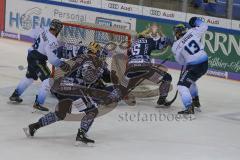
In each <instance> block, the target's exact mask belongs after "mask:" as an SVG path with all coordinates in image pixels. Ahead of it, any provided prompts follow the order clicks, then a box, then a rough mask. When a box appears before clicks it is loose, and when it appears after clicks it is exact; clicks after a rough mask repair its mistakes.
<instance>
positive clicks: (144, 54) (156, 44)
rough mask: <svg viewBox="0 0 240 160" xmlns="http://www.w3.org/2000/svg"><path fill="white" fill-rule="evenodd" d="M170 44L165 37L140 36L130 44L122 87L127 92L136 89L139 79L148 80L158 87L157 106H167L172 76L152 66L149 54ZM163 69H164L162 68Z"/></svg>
mask: <svg viewBox="0 0 240 160" xmlns="http://www.w3.org/2000/svg"><path fill="white" fill-rule="evenodd" d="M171 44H172V40H171V39H169V38H167V37H144V36H142V35H140V36H139V37H138V38H137V40H136V41H135V42H134V43H133V44H132V46H131V50H130V51H129V53H128V67H127V70H126V73H125V79H124V80H123V83H122V85H123V86H125V87H126V88H127V90H129V89H130V88H134V87H136V84H137V83H138V82H139V81H140V80H141V79H148V80H150V81H152V82H154V83H156V84H159V83H161V84H160V86H159V92H160V95H159V98H158V101H157V104H158V105H159V106H169V105H170V104H169V103H168V101H167V100H166V98H167V96H168V92H169V89H170V85H171V82H172V76H171V75H170V74H169V73H167V72H166V71H164V69H163V70H162V69H159V68H158V67H156V66H154V64H152V63H151V60H150V54H151V52H152V51H153V50H161V49H163V48H165V47H167V46H169V45H171ZM162 68H164V67H162Z"/></svg>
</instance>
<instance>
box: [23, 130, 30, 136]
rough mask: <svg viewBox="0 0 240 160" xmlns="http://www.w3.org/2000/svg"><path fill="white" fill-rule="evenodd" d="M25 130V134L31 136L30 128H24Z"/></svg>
mask: <svg viewBox="0 0 240 160" xmlns="http://www.w3.org/2000/svg"><path fill="white" fill-rule="evenodd" d="M23 132H24V133H25V135H26V136H27V137H28V138H29V137H31V135H30V134H29V129H28V128H23Z"/></svg>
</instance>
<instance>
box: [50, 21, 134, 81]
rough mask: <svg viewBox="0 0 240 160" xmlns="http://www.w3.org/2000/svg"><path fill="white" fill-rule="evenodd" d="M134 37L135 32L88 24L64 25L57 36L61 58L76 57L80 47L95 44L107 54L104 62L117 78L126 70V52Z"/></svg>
mask: <svg viewBox="0 0 240 160" xmlns="http://www.w3.org/2000/svg"><path fill="white" fill-rule="evenodd" d="M135 36H136V32H134V31H129V30H123V29H120V28H116V27H109V26H103V25H98V24H90V23H81V24H76V23H64V27H63V29H62V31H61V32H60V34H59V36H58V40H59V43H60V46H64V52H63V55H61V58H65V59H70V58H72V57H74V56H76V53H77V52H78V51H79V49H80V48H81V47H84V46H85V47H86V46H88V44H89V43H90V42H97V43H98V44H100V45H101V46H102V48H104V49H106V50H107V51H108V53H109V54H108V57H107V60H106V61H107V63H108V68H109V69H110V70H116V71H117V74H118V76H119V77H121V76H122V75H123V73H124V71H125V69H126V68H125V66H126V61H127V57H126V52H127V50H128V48H129V47H130V45H131V41H132V39H133V38H134V37H135ZM114 58H115V59H114ZM116 58H117V59H118V60H116ZM113 63H114V64H113ZM54 72H55V69H54V67H53V70H52V73H53V74H54Z"/></svg>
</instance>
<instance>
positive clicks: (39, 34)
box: [29, 28, 61, 67]
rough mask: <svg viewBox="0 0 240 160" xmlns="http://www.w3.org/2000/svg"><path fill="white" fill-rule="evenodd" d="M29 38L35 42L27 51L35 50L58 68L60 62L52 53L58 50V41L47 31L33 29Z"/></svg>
mask: <svg viewBox="0 0 240 160" xmlns="http://www.w3.org/2000/svg"><path fill="white" fill-rule="evenodd" d="M31 37H32V38H34V39H35V42H34V44H33V45H32V47H31V48H30V49H29V50H30V51H31V50H36V51H38V52H39V53H41V54H43V55H45V56H47V58H48V61H49V62H50V63H51V64H52V65H54V66H56V67H58V66H59V65H60V64H61V61H60V60H59V59H58V57H57V56H56V54H54V51H55V50H56V49H57V48H58V41H57V38H56V37H55V36H54V35H53V34H52V33H50V32H49V29H47V28H45V29H41V28H38V29H35V30H33V31H32V33H31Z"/></svg>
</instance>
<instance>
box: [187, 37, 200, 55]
mask: <svg viewBox="0 0 240 160" xmlns="http://www.w3.org/2000/svg"><path fill="white" fill-rule="evenodd" d="M184 49H185V50H186V51H187V52H188V53H189V54H191V55H194V54H196V53H197V52H199V51H200V47H199V45H198V44H197V42H196V41H195V40H192V41H190V42H189V43H188V45H187V46H185V47H184Z"/></svg>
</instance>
